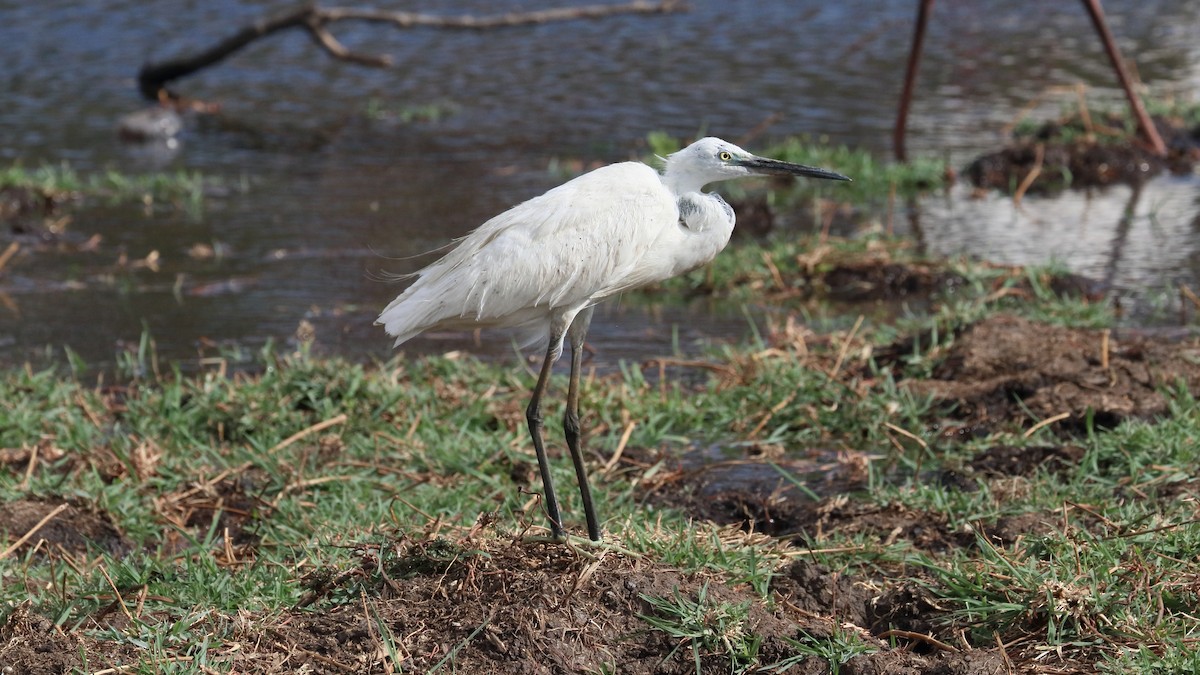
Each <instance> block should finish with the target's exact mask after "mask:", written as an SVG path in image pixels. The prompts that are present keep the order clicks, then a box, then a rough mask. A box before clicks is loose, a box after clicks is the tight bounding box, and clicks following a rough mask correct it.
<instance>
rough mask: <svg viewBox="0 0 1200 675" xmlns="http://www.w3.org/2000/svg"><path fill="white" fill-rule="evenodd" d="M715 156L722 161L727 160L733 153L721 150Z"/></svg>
mask: <svg viewBox="0 0 1200 675" xmlns="http://www.w3.org/2000/svg"><path fill="white" fill-rule="evenodd" d="M717 157H720V158H721V161H722V162H728V161H729V160H731V159H733V155H731V154H729V153H728V152H726V151H724V150H722V151H721V152H720V153H718V154H717Z"/></svg>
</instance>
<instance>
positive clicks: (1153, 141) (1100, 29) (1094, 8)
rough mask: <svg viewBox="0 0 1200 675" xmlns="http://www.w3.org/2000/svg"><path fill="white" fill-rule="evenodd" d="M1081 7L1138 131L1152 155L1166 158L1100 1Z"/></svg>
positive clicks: (1163, 147)
mask: <svg viewBox="0 0 1200 675" xmlns="http://www.w3.org/2000/svg"><path fill="white" fill-rule="evenodd" d="M1083 6H1084V7H1086V8H1087V11H1088V15H1089V16H1091V17H1092V24H1093V25H1094V26H1095V27H1096V32H1097V33H1099V34H1100V41H1101V42H1103V43H1104V51H1106V52H1108V58H1109V60H1110V61H1112V64H1113V69H1115V70H1116V71H1117V79H1118V80H1120V81H1121V88H1122V89H1124V90H1125V97H1126V98H1127V99H1129V108H1130V110H1132V111H1133V116H1134V117H1136V118H1137V123H1138V129H1140V130H1141V131H1142V135H1143V136H1144V137H1145V138H1146V142H1148V143H1149V144H1150V148H1151V149H1152V150H1153V151H1154V154H1156V155H1158V156H1159V157H1166V156H1167V146H1166V145H1165V144H1164V143H1163V140H1162V136H1159V135H1158V129H1157V128H1155V126H1154V122H1153V121H1152V120H1151V119H1150V116H1149V115H1147V114H1146V108H1145V107H1144V106H1143V105H1142V99H1141V97H1140V96H1138V95H1137V92H1135V91H1134V90H1133V81H1132V80H1131V79H1130V78H1129V71H1127V70H1126V69H1125V62H1124V61H1122V60H1121V53H1120V52H1119V51H1118V50H1117V43H1116V40H1114V39H1113V35H1112V31H1110V30H1109V29H1108V21H1107V20H1105V18H1104V9H1103V8H1101V7H1100V0H1083Z"/></svg>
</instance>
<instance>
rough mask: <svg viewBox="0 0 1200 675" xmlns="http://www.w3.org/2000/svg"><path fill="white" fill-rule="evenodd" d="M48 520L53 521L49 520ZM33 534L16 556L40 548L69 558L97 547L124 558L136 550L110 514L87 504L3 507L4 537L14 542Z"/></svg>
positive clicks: (31, 502)
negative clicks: (30, 533) (70, 555)
mask: <svg viewBox="0 0 1200 675" xmlns="http://www.w3.org/2000/svg"><path fill="white" fill-rule="evenodd" d="M47 517H49V519H48V520H45V519H46V518H47ZM43 520H45V522H42V521H43ZM39 523H40V524H41V526H40V527H38V525H39ZM34 528H37V529H36V531H34ZM31 531H33V535H32V536H30V537H29V538H28V539H27V540H26V541H25V542H24V543H23V544H21V546H20V547H18V548H17V550H16V551H14V553H16V554H17V555H20V554H21V553H22V552H24V551H26V550H28V549H29V548H32V547H38V549H39V550H48V549H55V550H58V549H62V550H63V551H65V552H67V553H69V554H80V553H86V552H87V551H88V550H89V549H90V548H93V547H94V548H97V549H100V550H102V551H105V552H107V553H110V554H112V555H116V556H120V555H124V554H125V553H128V552H129V551H130V550H131V549H132V544H131V543H130V542H129V540H128V539H126V538H125V536H124V535H123V534H121V532H120V531H119V530H118V529H117V526H116V525H115V524H114V523H113V520H112V517H111V516H110V515H109V514H108V513H105V512H103V511H100V510H98V509H95V508H93V507H91V506H90V505H87V504H84V503H83V502H79V501H64V500H61V499H46V500H42V499H18V500H16V501H11V502H8V503H6V504H0V533H3V534H5V535H7V537H8V540H9V541H10V542H14V541H16V540H18V539H20V538H21V537H22V536H24V535H25V534H27V533H29V532H31Z"/></svg>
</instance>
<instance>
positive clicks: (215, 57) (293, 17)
mask: <svg viewBox="0 0 1200 675" xmlns="http://www.w3.org/2000/svg"><path fill="white" fill-rule="evenodd" d="M683 9H684V4H683V2H682V0H657V1H654V2H652V1H650V0H633V1H632V2H628V3H625V4H620V5H586V6H583V7H560V8H554V9H542V10H535V11H530V12H509V13H506V14H496V15H492V16H472V15H462V16H436V15H432V14H420V13H415V12H392V11H386V10H376V9H359V8H353V7H318V6H316V5H314V4H306V5H304V6H301V7H297V8H295V9H292V10H289V11H287V12H283V13H280V14H277V15H275V16H271V17H266V18H263V19H259V20H258V21H255V22H254V23H253V24H251V25H249V26H246V27H244V28H242V29H241V30H239V31H238V32H236V33H234V34H233V35H230V36H229V37H227V38H225V39H224V40H221V41H220V42H218V43H217V44H215V45H213V46H212V47H209V48H208V49H205V50H204V51H201V52H199V53H196V54H188V55H184V56H180V57H177V58H173V59H169V60H167V61H162V62H159V63H147V64H145V65H144V66H142V69H141V71H139V72H138V89H139V90H140V91H141V93H142V95H143V96H145V97H146V98H148V99H150V100H154V101H159V100H165V99H172V100H173V99H177V98H179V97H178V96H177V95H175V94H173V93H171V92H170V91H169V90H168V89H167V84H168V83H170V82H173V81H174V80H178V79H180V78H183V77H186V76H188V75H191V74H192V73H195V72H196V71H198V70H202V69H204V68H207V67H209V66H211V65H214V64H216V63H219V62H221V61H222V60H224V59H225V58H226V57H228V56H230V55H232V54H234V53H236V52H238V51H239V50H241V49H242V48H243V47H245V46H246V45H248V44H250V43H251V42H254V41H255V40H257V39H259V38H263V37H266V36H268V35H271V34H272V33H277V32H279V31H281V30H287V29H290V28H303V29H304V30H307V31H308V33H309V35H310V36H311V37H312V38H313V41H314V42H315V43H316V44H317V46H319V47H321V48H322V49H324V50H325V51H326V52H328V53H329V54H330V55H331V56H333V57H334V58H335V59H339V60H342V61H349V62H351V63H357V64H359V65H364V66H372V67H376V68H387V67H389V66H391V65H392V59H391V57H389V56H387V55H381V54H361V53H358V52H354V51H351V50H350V49H347V48H346V47H345V46H344V45H343V44H342V43H341V42H339V41H338V40H337V38H336V37H334V35H333V34H332V33H330V32H329V29H328V25H329V24H331V23H334V22H337V21H367V22H371V23H387V24H392V25H393V26H395V27H397V28H441V29H450V30H475V31H479V30H490V29H494V28H506V27H511V26H524V25H530V24H542V23H549V22H552V21H572V20H576V19H599V18H603V17H607V16H612V15H614V14H666V13H669V12H677V11H682V10H683Z"/></svg>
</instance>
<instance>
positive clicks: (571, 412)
mask: <svg viewBox="0 0 1200 675" xmlns="http://www.w3.org/2000/svg"><path fill="white" fill-rule="evenodd" d="M591 323H592V308H591V307H588V308H587V309H585V310H583V311H582V312H580V313H579V314H578V315H577V316H576V317H575V321H574V322H572V323H571V330H570V331H569V332H568V333H567V337H568V338H569V339H570V341H571V384H570V387H569V388H568V389H567V411H566V413H565V414H564V415H563V433H564V435H565V436H566V437H567V447H568V448H570V450H571V461H572V462H574V463H575V477H576V478H578V479H579V494H580V496H581V497H583V514H584V516H585V517H586V518H587V527H588V538H590V539H591V540H592V541H600V521H599V520H598V519H597V518H596V507H595V506H593V505H592V489H591V487H589V486H588V478H587V467H585V466H584V465H583V451H582V449H581V447H580V439H581V437H582V435H581V433H580V428H579V367H580V363H581V362H582V360H583V341H584V338H586V337H587V331H588V326H590V325H591Z"/></svg>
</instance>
